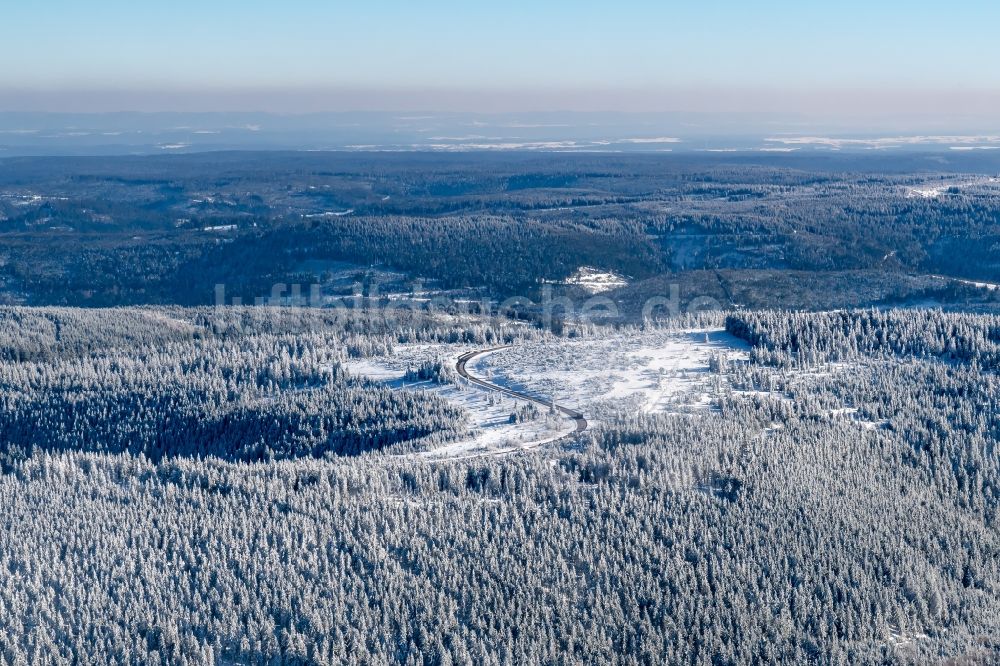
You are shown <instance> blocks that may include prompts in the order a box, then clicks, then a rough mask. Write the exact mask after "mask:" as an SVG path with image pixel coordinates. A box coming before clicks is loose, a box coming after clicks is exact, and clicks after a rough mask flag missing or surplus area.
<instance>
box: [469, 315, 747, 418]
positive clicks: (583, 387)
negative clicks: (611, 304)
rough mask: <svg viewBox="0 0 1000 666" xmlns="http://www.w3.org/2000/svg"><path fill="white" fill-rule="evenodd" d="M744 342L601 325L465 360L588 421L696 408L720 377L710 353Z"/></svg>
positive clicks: (716, 333)
mask: <svg viewBox="0 0 1000 666" xmlns="http://www.w3.org/2000/svg"><path fill="white" fill-rule="evenodd" d="M748 352H749V347H748V346H747V345H746V343H745V342H743V341H742V340H739V339H738V338H736V337H734V336H732V335H730V334H728V333H726V332H725V331H723V330H705V329H699V330H689V331H681V332H677V331H666V330H654V331H646V332H643V333H640V334H636V333H635V332H627V333H618V332H614V333H609V334H608V335H606V336H601V337H599V338H591V339H566V340H559V341H555V342H549V341H547V342H531V343H523V344H520V345H518V346H516V347H511V348H508V349H503V350H500V351H497V352H495V353H493V354H490V355H487V356H483V357H479V358H476V359H474V361H472V362H470V364H469V366H468V367H469V369H470V370H471V371H474V372H475V373H476V374H477V375H478V376H479V377H482V378H484V379H486V380H487V381H489V382H492V383H494V384H496V385H498V386H503V387H506V388H511V389H514V390H518V391H522V392H524V393H527V394H532V395H536V396H538V397H540V398H543V399H546V400H552V401H554V402H556V403H558V404H564V405H568V406H571V407H573V408H576V409H579V410H581V411H582V412H583V413H584V415H585V416H586V417H587V419H588V420H589V421H590V422H591V423H595V422H599V421H600V420H601V418H602V416H603V417H604V418H607V416H609V415H610V414H611V413H612V412H621V411H629V412H640V411H641V412H645V413H663V412H679V411H688V410H690V409H704V408H705V407H707V406H709V405H710V404H711V401H712V396H713V395H716V394H717V393H718V392H719V391H720V390H721V389H722V388H723V387H724V386H725V384H726V383H727V382H726V379H725V377H724V376H723V375H720V374H717V373H713V372H711V371H710V364H711V362H712V359H713V357H715V358H717V359H721V360H722V361H723V362H724V363H731V362H734V361H735V362H739V361H746V360H747V359H748Z"/></svg>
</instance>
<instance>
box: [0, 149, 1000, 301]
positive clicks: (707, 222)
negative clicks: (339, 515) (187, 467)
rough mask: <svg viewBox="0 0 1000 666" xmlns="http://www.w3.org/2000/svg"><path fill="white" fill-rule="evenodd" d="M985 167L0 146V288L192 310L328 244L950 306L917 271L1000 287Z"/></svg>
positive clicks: (440, 267)
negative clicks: (820, 288)
mask: <svg viewBox="0 0 1000 666" xmlns="http://www.w3.org/2000/svg"><path fill="white" fill-rule="evenodd" d="M998 173H1000V161H996V160H993V161H991V160H990V159H988V158H986V157H983V156H971V155H962V156H959V155H956V156H950V157H949V158H947V159H946V158H943V157H941V156H940V155H925V156H921V155H911V154H906V155H899V156H895V157H891V156H871V157H866V156H863V155H853V156H850V157H848V156H843V157H837V156H825V157H824V156H818V155H812V156H805V155H802V156H795V155H788V156H750V155H733V156H725V157H708V156H705V157H697V156H693V155H676V156H669V155H667V156H651V155H619V156H616V155H602V156H587V155H555V154H550V155H535V156H524V155H509V156H498V155H473V156H470V155H465V156H462V155H433V154H430V155H428V154H419V155H391V156H387V155H378V154H363V153H353V154H338V153H328V154H323V153H318V154H301V153H300V154H296V153H218V154H203V155H176V156H170V157H155V156H150V157H102V158H96V157H95V158H8V159H5V160H0V239H2V243H0V282H2V285H0V294H2V297H3V298H5V299H6V300H7V301H8V302H13V303H28V304H68V305H86V306H107V305H125V304H187V305H198V304H210V303H212V302H213V296H214V287H215V285H216V284H225V285H226V286H227V290H228V292H229V293H230V294H231V295H234V296H239V297H241V298H243V300H244V302H252V301H253V299H254V298H256V297H261V296H264V295H267V294H268V293H270V291H271V287H272V286H273V285H274V284H276V283H282V284H293V283H294V284H302V285H305V286H306V287H308V285H311V284H321V283H322V282H323V276H322V274H321V272H318V271H315V270H310V269H308V268H306V266H308V265H309V263H310V262H316V261H323V260H337V261H347V262H353V263H356V264H358V265H360V266H370V265H381V266H388V267H391V268H394V269H398V270H402V271H405V272H407V273H409V274H411V275H412V276H414V277H415V278H423V279H433V280H436V281H438V282H439V283H440V284H441V285H442V286H443V287H444V288H465V287H476V288H480V287H481V288H485V289H487V290H488V292H489V293H490V294H491V295H492V296H497V297H506V296H511V295H521V296H527V297H530V298H534V297H535V296H536V295H537V289H538V286H539V284H540V282H541V281H558V280H562V279H565V278H566V277H567V276H568V275H570V274H572V273H573V272H574V271H575V270H576V269H577V268H578V267H580V266H582V265H583V266H593V267H596V268H598V269H603V270H613V271H615V272H617V273H620V274H622V275H626V276H628V277H629V279H630V280H631V281H634V282H638V283H640V284H643V286H642V287H639V288H640V290H642V289H647V290H648V289H653V288H660V287H659V286H658V285H659V284H660V283H658V282H657V280H660V282H662V281H663V280H664V277H665V278H666V280H667V281H675V278H676V280H677V281H680V282H682V283H688V282H690V281H691V280H694V281H695V282H697V280H698V271H727V273H726V283H725V285H724V288H723V290H722V291H723V293H722V296H723V301H724V302H723V305H726V306H729V305H747V306H755V305H756V304H757V303H758V302H760V301H766V300H767V298H768V296H770V295H771V294H770V292H769V291H768V289H767V285H768V275H770V274H771V273H773V271H776V270H777V271H797V272H799V273H802V274H805V275H807V276H810V277H811V279H820V280H822V279H823V278H824V277H828V278H829V279H828V281H829V283H830V284H843V283H844V282H843V281H844V280H845V279H846V280H849V279H850V278H849V277H847V275H848V273H846V272H849V271H850V272H853V274H858V273H859V272H861V273H863V274H865V276H866V277H865V278H864V279H865V281H866V283H868V284H869V285H870V287H869V288H868V289H866V290H865V291H864V292H861V293H860V294H859V297H855V298H854V299H850V297H849V295H842V296H841V297H840V298H839V299H833V301H834V302H833V303H829V304H828V303H827V302H824V303H820V304H817V305H815V306H814V307H813V308H811V309H821V308H823V307H840V306H845V305H846V306H864V305H870V304H873V303H883V302H892V301H893V300H894V299H895V300H899V299H901V298H913V297H917V298H927V297H932V298H936V299H939V300H941V299H942V298H943V299H944V300H943V301H942V303H943V304H945V303H947V302H948V300H947V299H948V298H953V299H954V298H955V296H954V295H949V294H943V295H942V294H940V293H938V292H940V291H941V290H942V289H943V287H945V286H946V285H938V286H937V289H934V288H932V287H933V286H927V285H925V286H924V287H921V288H920V289H916V288H914V286H913V285H912V284H911V283H910V276H912V275H917V274H919V275H926V274H943V275H949V276H956V277H962V278H972V279H978V280H985V281H994V282H1000V264H998V261H997V257H998V256H1000V253H998V247H1000V246H998V243H1000V183H998V182H997V180H996V178H995V176H996V175H997V174H998ZM919 192H934V193H935V194H933V195H932V196H924V195H921V194H919ZM690 272H694V273H695V275H694V276H693V277H692V278H688V276H687V274H688V273H690ZM647 280H653V282H650V283H644V281H647ZM915 292H916V295H915ZM923 292H928V293H926V294H925V293H923ZM631 296H632V294H629V293H626V294H622V295H621V297H622V298H623V299H624V300H628V299H629V297H631ZM773 296H774V297H775V299H773V300H772V305H773V304H774V303H775V302H776V301H777V299H780V298H781V297H782V294H781V293H780V290H779V292H777V293H775V294H773ZM980 296H983V295H982V294H980ZM713 297H714V296H713ZM958 298H960V299H961V300H962V301H964V300H967V298H968V297H967V296H964V297H963V296H959V297H958ZM806 300H807V299H806V298H804V297H802V296H800V297H799V299H798V301H799V302H804V301H806ZM829 300H830V299H826V301H829ZM845 301H846V302H845Z"/></svg>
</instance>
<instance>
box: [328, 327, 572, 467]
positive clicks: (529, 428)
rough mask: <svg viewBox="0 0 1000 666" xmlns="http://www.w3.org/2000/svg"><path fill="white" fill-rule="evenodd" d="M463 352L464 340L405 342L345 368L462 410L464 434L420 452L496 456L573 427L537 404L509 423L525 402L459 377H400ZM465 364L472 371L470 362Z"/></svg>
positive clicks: (433, 455)
mask: <svg viewBox="0 0 1000 666" xmlns="http://www.w3.org/2000/svg"><path fill="white" fill-rule="evenodd" d="M467 351H469V347H468V346H467V345H445V344H421V345H405V346H401V347H399V348H397V349H396V354H395V355H394V356H392V357H379V358H374V359H353V360H350V361H348V363H347V370H348V372H350V373H351V374H353V375H356V376H363V377H368V378H369V379H372V380H375V381H379V382H383V383H385V384H387V385H389V386H391V387H392V388H394V389H397V390H405V391H429V392H432V393H435V394H437V395H438V396H439V397H441V398H444V399H445V400H447V401H448V402H450V403H452V404H454V405H456V406H458V407H461V408H462V409H463V410H465V411H466V413H467V414H468V419H469V422H468V424H467V425H468V428H469V432H470V437H469V438H467V439H463V440H459V441H457V442H452V443H449V444H446V445H444V446H440V447H438V448H436V449H434V450H433V451H427V452H424V453H420V454H417V455H420V456H424V457H428V458H448V459H460V458H466V457H468V458H472V457H477V456H482V455H499V454H503V453H508V452H513V451H517V450H522V449H529V448H534V447H536V446H541V445H542V444H546V443H548V442H551V441H555V440H557V439H560V438H562V437H565V436H566V435H568V434H570V433H571V432H573V431H574V430H575V428H576V424H575V422H574V421H573V419H571V418H569V417H567V416H565V415H562V414H558V413H557V414H554V415H551V414H548V413H547V412H545V411H544V410H543V409H542V408H539V409H540V410H541V414H540V415H539V416H538V418H536V419H534V420H530V421H522V422H519V423H511V422H510V416H511V414H512V413H513V412H515V411H516V410H517V409H518V408H519V407H521V406H524V405H525V404H527V401H525V400H518V399H515V398H512V397H510V396H505V395H503V394H502V393H499V392H497V391H490V390H487V389H484V388H482V387H479V386H475V385H473V384H470V383H468V382H467V381H465V380H463V379H459V380H457V382H456V383H454V384H436V383H434V382H431V381H419V382H406V381H404V379H403V378H404V375H405V374H406V370H407V368H410V367H416V366H419V365H420V363H422V362H424V361H435V360H443V361H445V362H446V363H448V364H449V365H450V367H452V368H454V366H455V362H456V360H457V359H458V357H459V356H460V355H461V354H463V353H465V352H467ZM469 369H470V371H472V368H471V367H470V368H469ZM473 374H476V373H475V372H473Z"/></svg>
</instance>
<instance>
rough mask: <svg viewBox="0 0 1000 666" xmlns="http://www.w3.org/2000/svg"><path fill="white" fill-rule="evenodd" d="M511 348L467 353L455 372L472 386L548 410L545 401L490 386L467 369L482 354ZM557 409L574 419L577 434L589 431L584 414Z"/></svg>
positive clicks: (563, 408)
mask: <svg viewBox="0 0 1000 666" xmlns="http://www.w3.org/2000/svg"><path fill="white" fill-rule="evenodd" d="M509 346H510V345H503V346H500V347H491V348H489V349H476V350H474V351H470V352H466V353H464V354H462V355H461V356H459V357H458V362H457V363H455V370H457V371H458V374H460V375H461V376H462V377H465V379H467V380H468V381H469V382H471V383H472V384H476V385H477V386H482V387H483V388H487V389H490V390H491V391H498V392H500V393H504V394H506V395H509V396H512V397H515V398H518V399H520V400H527V401H529V402H533V403H535V404H537V405H541V406H542V407H545V408H546V409H548V408H549V403H548V402H546V401H545V400H542V399H541V398H536V397H534V396H530V395H528V394H527V393H521V392H520V391H514V390H512V389H509V388H504V387H502V386H497V385H496V384H490V383H489V382H486V381H483V380H482V379H479V378H478V377H475V376H473V375H470V374H469V371H468V370H466V369H465V364H466V363H468V362H469V361H471V360H472V359H474V358H475V357H477V356H480V355H481V354H487V353H489V352H493V351H497V350H500V349H506V348H507V347H509ZM555 408H556V409H557V410H559V411H560V412H562V413H563V414H565V415H566V416H568V417H570V418H571V419H573V420H574V421H576V431H575V432H577V433H580V432H583V431H584V430H586V429H587V419H585V418H584V417H583V414H581V413H580V412H578V411H577V410H575V409H570V408H569V407H563V406H562V405H555Z"/></svg>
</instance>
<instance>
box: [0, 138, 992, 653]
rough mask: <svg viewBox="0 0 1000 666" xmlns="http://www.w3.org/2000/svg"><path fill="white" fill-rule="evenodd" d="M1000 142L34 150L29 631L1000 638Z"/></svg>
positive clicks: (431, 639)
mask: <svg viewBox="0 0 1000 666" xmlns="http://www.w3.org/2000/svg"><path fill="white" fill-rule="evenodd" d="M991 155H992V154H991V153H989V152H988V151H986V152H984V151H978V152H975V153H974V154H966V153H961V154H956V155H951V154H950V153H949V152H947V151H942V152H941V153H939V154H936V155H935V159H934V160H928V159H926V157H923V156H921V154H919V153H917V152H912V153H910V152H906V153H900V154H895V155H889V154H887V153H885V154H884V153H881V151H873V152H871V154H867V153H866V154H861V153H857V154H852V155H847V154H844V155H835V154H833V153H830V154H825V153H820V152H809V153H803V154H801V155H770V154H768V155H744V154H738V155H736V154H734V155H729V156H720V155H700V154H698V153H696V152H688V153H685V154H682V155H676V156H673V157H671V156H657V155H640V154H636V155H625V154H622V155H612V154H602V155H584V154H577V155H568V154H566V155H563V154H555V153H552V154H541V153H538V154H531V155H528V154H513V153H512V154H509V155H485V154H483V155H422V154H412V155H411V154H406V155H403V154H398V155H397V154H384V155H383V154H376V153H352V154H333V153H330V154H327V153H315V154H313V153H301V154H299V153H276V152H275V153H239V154H237V153H233V154H228V153H205V154H199V155H195V154H191V155H185V154H177V155H169V156H167V155H160V156H154V157H120V158H115V157H94V158H8V159H0V509H2V511H0V513H2V514H3V516H4V520H3V521H0V574H2V575H0V666H5V665H6V664H12V665H13V664H36V663H37V664H48V663H57V664H62V663H80V664H105V663H116V664H164V665H167V664H341V663H344V664H384V663H390V664H407V665H414V666H417V665H419V666H432V665H433V666H437V665H444V664H485V665H490V664H497V665H500V664H504V665H506V664H583V663H601V664H604V663H609V664H651V665H652V664H691V665H692V666H701V665H703V664H704V665H712V666H736V665H738V664H756V663H760V664H769V663H796V664H798V663H815V664H830V665H838V666H839V665H847V664H872V665H876V664H877V665H884V664H923V663H950V664H966V663H968V664H990V663H998V662H1000V639H998V638H997V637H998V636H1000V536H998V520H1000V515H998V512H1000V450H998V443H1000V441H998V440H1000V415H998V412H1000V410H998V409H997V405H998V404H1000V374H998V373H1000V318H998V312H1000V310H998V305H1000V272H998V266H1000V265H998V263H997V256H1000V255H998V254H997V247H998V242H1000V178H998V177H996V174H998V173H1000V162H998V161H997V159H996V157H995V156H991ZM945 156H946V157H945ZM168 158H169V159H168Z"/></svg>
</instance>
